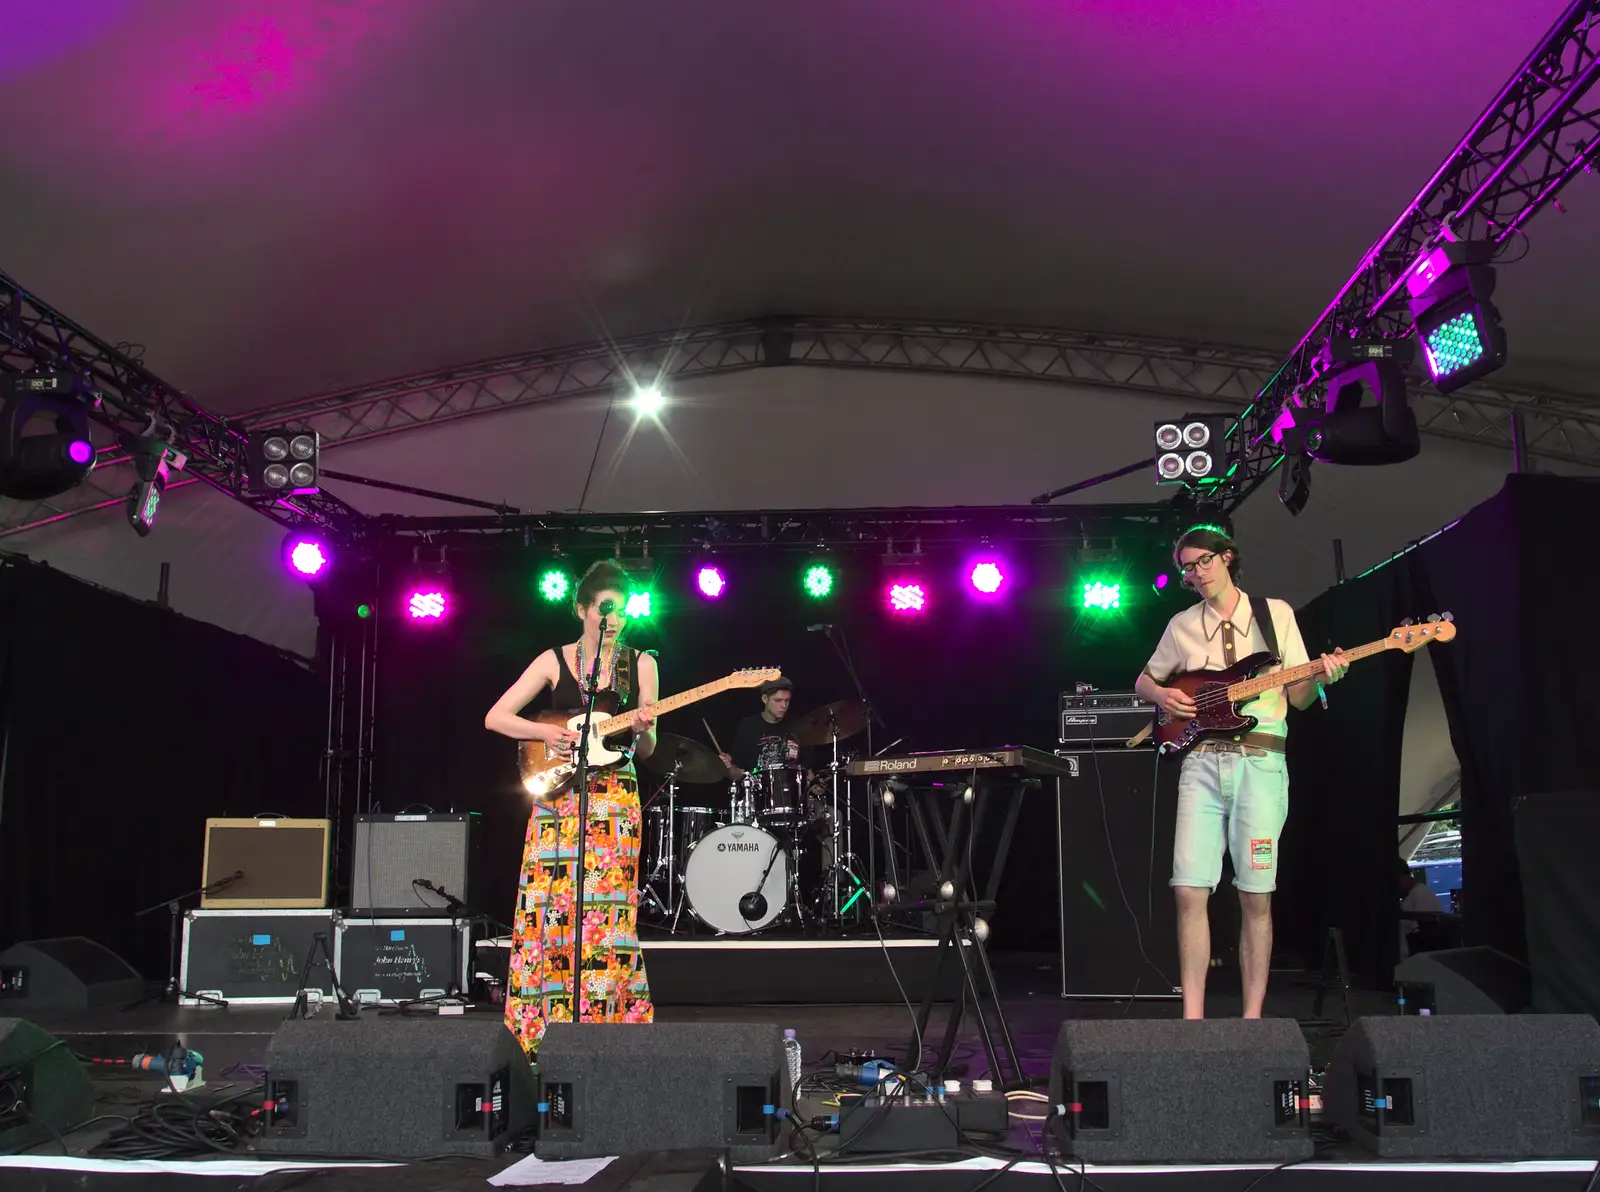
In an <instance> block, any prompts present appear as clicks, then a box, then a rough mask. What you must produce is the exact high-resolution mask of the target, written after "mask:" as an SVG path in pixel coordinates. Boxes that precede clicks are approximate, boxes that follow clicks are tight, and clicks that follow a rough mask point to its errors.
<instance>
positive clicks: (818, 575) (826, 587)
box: [800, 563, 834, 600]
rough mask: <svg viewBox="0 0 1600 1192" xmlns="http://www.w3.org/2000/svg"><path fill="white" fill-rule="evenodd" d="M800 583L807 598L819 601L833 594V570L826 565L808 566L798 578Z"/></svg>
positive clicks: (813, 564) (812, 564)
mask: <svg viewBox="0 0 1600 1192" xmlns="http://www.w3.org/2000/svg"><path fill="white" fill-rule="evenodd" d="M800 583H801V586H802V587H804V588H805V593H806V595H807V596H809V597H811V599H813V600H821V599H823V598H824V597H827V596H829V595H831V594H832V592H833V584H834V576H833V568H832V567H829V566H828V565H827V564H826V563H811V564H808V565H807V567H806V569H805V572H804V573H803V574H802V575H801V577H800Z"/></svg>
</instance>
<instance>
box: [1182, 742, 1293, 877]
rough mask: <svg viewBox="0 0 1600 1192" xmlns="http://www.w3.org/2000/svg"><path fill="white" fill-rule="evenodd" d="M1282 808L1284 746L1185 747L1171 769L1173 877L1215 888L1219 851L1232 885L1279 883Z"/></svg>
mask: <svg viewBox="0 0 1600 1192" xmlns="http://www.w3.org/2000/svg"><path fill="white" fill-rule="evenodd" d="M1288 814H1289V771H1288V768H1287V765H1286V760H1285V758H1284V756H1283V754H1281V753H1267V752H1260V753H1256V754H1240V753H1224V752H1220V751H1216V752H1213V751H1210V750H1207V751H1199V750H1196V751H1193V752H1191V753H1190V754H1189V755H1188V756H1187V757H1185V758H1184V759H1183V769H1182V770H1180V771H1179V772H1178V830H1177V832H1176V834H1175V835H1174V838H1173V843H1172V885H1174V886H1196V887H1201V888H1203V889H1207V890H1215V889H1216V888H1217V883H1218V882H1220V881H1221V880H1222V854H1223V853H1224V852H1226V853H1227V854H1228V855H1230V856H1231V857H1232V858H1233V884H1234V885H1235V886H1237V887H1239V889H1241V890H1243V891H1245V892H1246V893H1249V894H1270V893H1271V892H1272V891H1273V890H1275V889H1276V888H1277V885H1278V836H1279V834H1280V833H1281V832H1282V831H1283V821H1284V819H1285V818H1286V817H1287V816H1288Z"/></svg>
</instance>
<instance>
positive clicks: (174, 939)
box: [123, 869, 244, 1010]
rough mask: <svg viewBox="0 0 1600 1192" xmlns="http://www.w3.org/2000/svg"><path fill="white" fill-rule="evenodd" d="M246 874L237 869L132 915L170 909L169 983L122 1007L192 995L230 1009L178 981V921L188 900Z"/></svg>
mask: <svg viewBox="0 0 1600 1192" xmlns="http://www.w3.org/2000/svg"><path fill="white" fill-rule="evenodd" d="M243 877H244V870H242V869H238V870H235V871H234V872H233V873H230V874H229V875H228V876H227V877H223V878H218V879H217V880H216V881H214V882H212V883H211V884H210V885H207V886H201V887H200V888H199V889H198V890H190V891H189V892H188V893H187V894H179V895H178V896H177V897H176V898H168V899H166V900H165V901H164V902H158V903H156V904H155V905H154V906H147V907H145V908H144V910H142V911H135V912H134V914H133V917H134V918H135V919H142V918H144V916H146V915H149V914H154V913H155V912H156V911H158V910H160V909H161V908H162V907H166V908H167V915H168V916H169V920H168V924H169V926H168V933H169V934H168V937H167V984H166V986H165V988H163V989H162V990H161V992H160V993H151V994H146V995H145V996H144V997H142V998H140V999H139V1000H138V1001H136V1002H129V1003H128V1004H127V1005H126V1006H124V1007H123V1009H125V1010H131V1009H133V1008H134V1007H135V1006H142V1005H144V1004H145V1003H147V1002H177V1001H179V1000H180V999H182V998H189V999H191V1000H192V1001H196V1002H202V1003H204V1004H205V1005H208V1006H220V1007H222V1009H224V1010H226V1009H227V1008H228V1003H227V1002H225V1001H223V1000H222V999H221V998H216V997H212V996H211V995H210V994H208V993H196V992H195V991H194V990H192V989H184V988H183V987H182V985H181V984H180V983H179V981H178V969H179V954H180V952H181V951H182V949H181V947H180V946H179V943H178V940H179V937H180V934H181V933H180V931H179V928H178V920H179V919H181V918H183V904H184V903H185V902H187V901H189V899H191V898H205V897H208V896H209V895H212V894H216V893H219V892H220V891H222V890H226V889H227V888H228V887H229V886H231V885H233V883H234V882H237V881H240V880H241V879H242V878H243Z"/></svg>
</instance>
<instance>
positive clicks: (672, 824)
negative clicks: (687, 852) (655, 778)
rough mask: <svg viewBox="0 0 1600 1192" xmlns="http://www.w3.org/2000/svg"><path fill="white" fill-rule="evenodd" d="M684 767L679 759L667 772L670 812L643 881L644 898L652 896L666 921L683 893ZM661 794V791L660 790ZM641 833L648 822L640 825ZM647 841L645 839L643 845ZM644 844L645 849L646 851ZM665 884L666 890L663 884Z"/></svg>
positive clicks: (657, 835) (672, 913)
mask: <svg viewBox="0 0 1600 1192" xmlns="http://www.w3.org/2000/svg"><path fill="white" fill-rule="evenodd" d="M682 768H683V762H682V761H679V762H677V763H676V764H675V765H674V766H673V767H672V770H671V772H670V773H669V774H668V775H667V780H666V782H665V784H664V787H665V789H666V792H667V814H666V816H665V817H664V820H663V823H662V825H661V831H660V832H659V833H658V834H656V836H655V839H654V845H655V853H656V856H655V864H654V865H653V866H651V869H650V872H649V874H647V875H646V876H645V879H644V881H643V882H641V883H640V885H641V887H642V889H641V899H649V901H650V902H652V903H654V904H655V910H656V912H657V913H658V914H659V915H660V916H661V918H662V919H663V920H666V919H670V918H672V917H673V915H674V912H675V911H676V909H677V905H678V899H679V897H680V892H679V888H678V883H679V875H678V771H679V770H681V769H682ZM657 797H658V798H659V797H660V790H659V789H658V791H657ZM640 831H641V833H642V832H643V831H644V825H643V824H641V825H640ZM642 843H643V841H642V840H641V846H642ZM642 851H643V850H642V847H641V852H642ZM662 886H664V887H665V890H664V891H663V890H662V889H661V887H662Z"/></svg>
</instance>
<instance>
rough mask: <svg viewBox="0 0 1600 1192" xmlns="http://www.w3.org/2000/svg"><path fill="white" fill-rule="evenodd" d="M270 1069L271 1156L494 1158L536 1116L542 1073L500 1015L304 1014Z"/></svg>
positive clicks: (286, 1030) (285, 1032)
mask: <svg viewBox="0 0 1600 1192" xmlns="http://www.w3.org/2000/svg"><path fill="white" fill-rule="evenodd" d="M266 1068H267V1075H266V1102H267V1103H268V1104H269V1105H270V1107H271V1108H270V1109H268V1110H267V1113H266V1120H265V1123H264V1124H263V1127H262V1133H261V1142H260V1147H259V1149H260V1150H261V1151H262V1152H263V1153H266V1154H277V1155H302V1154H303V1155H370V1156H377V1157H386V1158H396V1159H416V1158H422V1157H424V1156H427V1155H475V1156H478V1157H479V1158H491V1157H493V1156H494V1155H496V1154H498V1153H499V1152H500V1151H501V1150H503V1149H504V1148H505V1146H506V1144H507V1143H508V1142H510V1141H511V1139H512V1138H514V1137H515V1136H516V1135H517V1134H518V1133H520V1132H521V1131H522V1130H524V1129H526V1128H527V1127H528V1126H530V1125H532V1124H533V1122H534V1121H535V1119H536V1116H537V1113H536V1108H535V1105H536V1102H535V1096H536V1090H537V1084H536V1082H535V1080H534V1077H533V1068H532V1066H531V1065H530V1064H529V1063H528V1057H527V1056H526V1055H524V1054H523V1051H522V1047H521V1045H520V1044H519V1043H518V1042H517V1040H516V1038H515V1037H514V1036H513V1035H512V1034H511V1032H510V1031H508V1030H507V1029H506V1026H505V1023H504V1022H503V1021H502V1020H501V1019H500V1017H499V1015H498V1014H495V1015H492V1016H485V1017H473V1016H472V1015H471V1014H470V1013H469V1014H467V1015H465V1016H460V1017H457V1016H453V1015H446V1016H439V1015H427V1016H420V1015H419V1016H415V1017H407V1016H405V1015H395V1016H387V1015H386V1016H383V1017H379V1016H378V1015H377V1014H376V1013H366V1014H363V1015H361V1016H360V1017H359V1018H357V1019H355V1020H354V1021H340V1020H339V1019H337V1018H310V1019H293V1020H290V1021H288V1022H285V1023H284V1024H283V1025H282V1026H280V1027H279V1028H278V1030H277V1032H276V1033H275V1034H274V1035H273V1036H272V1041H271V1042H270V1043H268V1044H267V1061H266Z"/></svg>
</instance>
